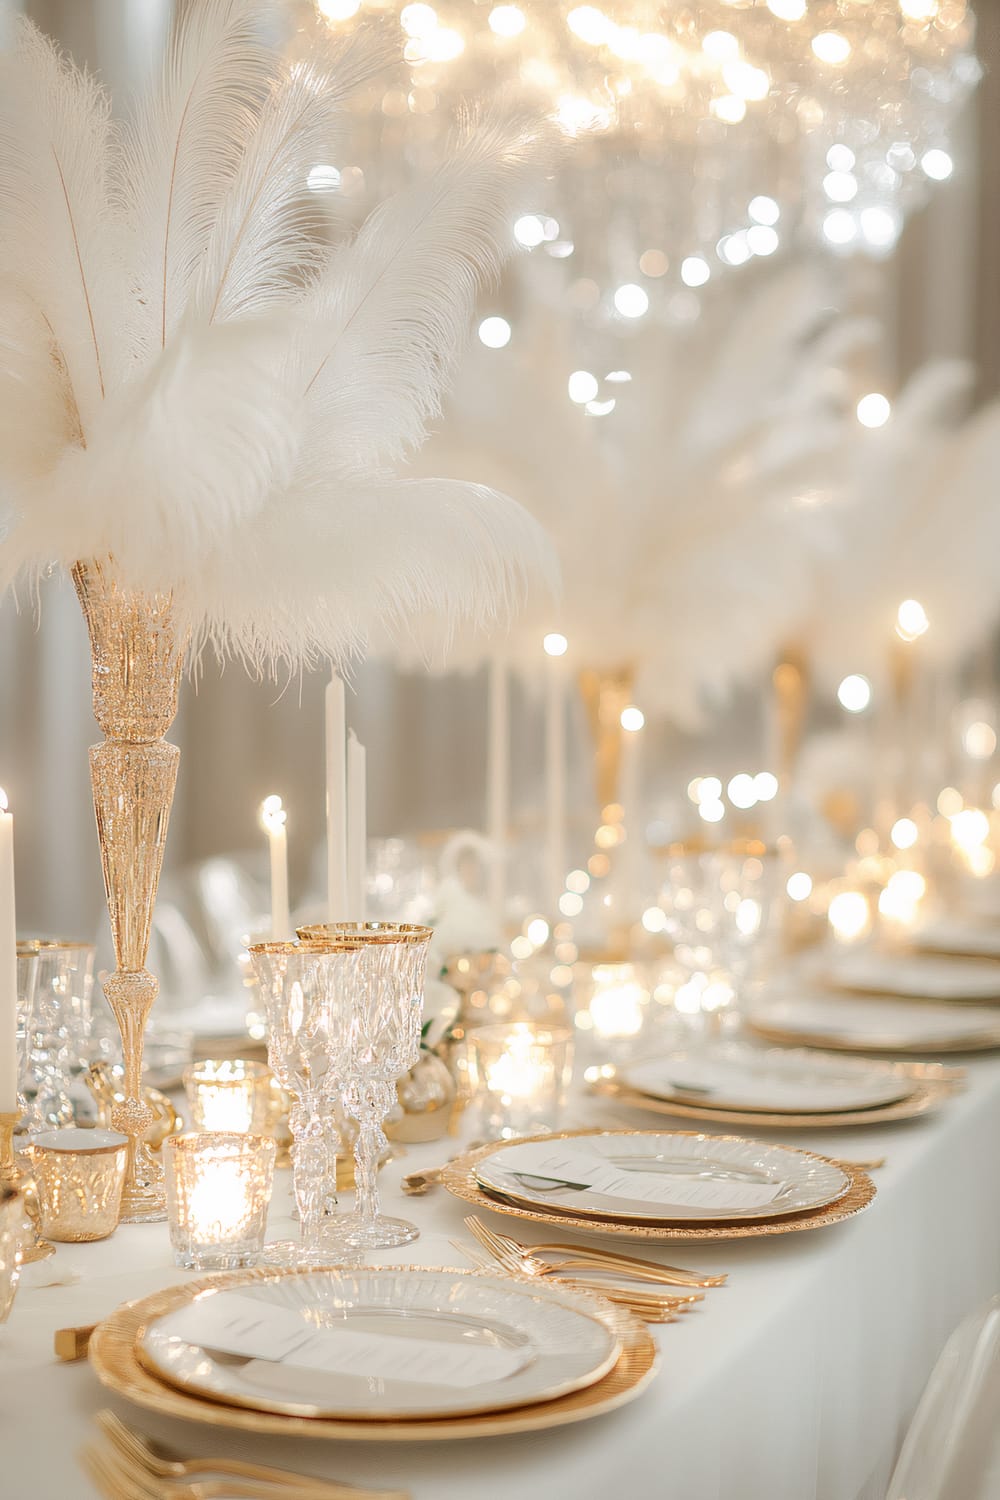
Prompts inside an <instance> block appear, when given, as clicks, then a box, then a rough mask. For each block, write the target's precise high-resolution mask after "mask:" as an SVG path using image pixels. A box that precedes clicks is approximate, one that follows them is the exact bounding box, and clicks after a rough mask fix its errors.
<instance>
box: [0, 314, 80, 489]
mask: <svg viewBox="0 0 1000 1500" xmlns="http://www.w3.org/2000/svg"><path fill="white" fill-rule="evenodd" d="M76 435H77V427H76V423H75V420H74V413H73V412H72V393H71V391H70V388H69V380H68V376H67V374H66V370H65V368H64V367H63V365H62V364H61V362H60V361H59V359H58V357H57V355H56V351H55V347H54V344H53V340H52V333H51V329H50V327H49V324H48V323H47V322H46V320H45V318H44V316H43V315H42V313H41V312H40V311H39V309H38V308H37V307H36V305H35V304H34V302H32V301H30V300H29V298H28V297H27V296H25V295H23V294H22V295H19V294H18V293H17V292H16V291H15V290H14V289H13V288H12V289H11V290H10V291H8V292H7V293H6V295H4V294H0V454H2V455H3V459H2V465H3V471H4V473H5V474H6V475H7V476H8V483H11V482H12V483H13V484H14V486H15V487H16V488H19V489H23V488H24V487H25V486H28V485H31V484H33V483H35V482H36V481H37V480H40V479H41V478H42V477H43V476H44V475H45V474H47V473H48V472H49V471H50V470H51V468H52V465H53V463H54V462H55V457H56V455H57V454H59V453H60V452H62V450H63V449H64V448H65V447H66V446H67V444H69V443H72V442H74V441H75V438H76Z"/></svg>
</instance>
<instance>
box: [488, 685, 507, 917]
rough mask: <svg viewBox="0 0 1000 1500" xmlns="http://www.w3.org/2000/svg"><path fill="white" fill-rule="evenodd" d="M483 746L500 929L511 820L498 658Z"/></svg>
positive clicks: (504, 705)
mask: <svg viewBox="0 0 1000 1500" xmlns="http://www.w3.org/2000/svg"><path fill="white" fill-rule="evenodd" d="M487 734H488V739H487V746H486V757H487V759H486V835H487V837H488V839H489V841H490V843H491V844H492V845H493V862H492V864H491V865H490V905H491V907H492V909H493V919H494V922H495V924H496V927H497V930H498V931H500V932H502V931H503V927H504V915H505V908H506V905H507V824H508V822H509V819H510V676H509V673H508V671H507V667H506V664H505V663H504V662H502V661H500V660H499V659H498V658H494V660H493V661H491V662H490V667H489V706H488V711H487Z"/></svg>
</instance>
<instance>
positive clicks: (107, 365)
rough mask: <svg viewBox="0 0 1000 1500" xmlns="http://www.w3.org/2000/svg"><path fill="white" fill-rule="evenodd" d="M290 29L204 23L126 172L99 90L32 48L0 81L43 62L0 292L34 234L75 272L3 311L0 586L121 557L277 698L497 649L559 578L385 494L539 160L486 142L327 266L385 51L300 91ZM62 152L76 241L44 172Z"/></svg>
mask: <svg viewBox="0 0 1000 1500" xmlns="http://www.w3.org/2000/svg"><path fill="white" fill-rule="evenodd" d="M281 9H282V7H281V4H280V0H193V3H192V4H191V5H190V6H188V7H187V8H186V12H185V14H186V17H187V19H186V20H185V21H183V22H182V23H181V24H180V26H179V29H178V30H177V32H176V33H175V36H174V40H173V43H172V46H171V50H170V56H169V60H168V63H167V66H166V68H165V70H164V76H163V80H162V83H161V85H160V87H159V89H158V90H157V91H156V92H155V93H154V96H153V97H152V98H151V99H150V100H149V101H148V102H147V104H146V106H145V108H144V109H143V110H142V111H141V112H140V115H139V118H138V123H137V124H136V125H135V127H134V128H132V129H131V130H129V131H128V132H127V133H126V135H125V139H124V144H119V142H118V140H117V139H116V138H115V137H114V136H113V135H112V134H111V132H110V128H109V123H108V110H107V104H106V101H105V100H104V98H103V95H101V93H100V91H99V90H98V89H97V88H96V87H95V86H94V85H93V84H92V83H91V82H90V81H88V80H86V79H84V78H82V77H81V76H80V75H78V74H76V73H75V72H74V71H73V70H72V68H71V67H69V65H67V64H65V63H63V62H62V61H61V60H60V59H59V58H58V55H57V54H56V53H55V52H54V50H53V49H51V47H50V45H49V44H48V43H47V42H46V41H45V40H44V39H43V38H41V37H40V36H39V34H38V33H36V32H35V31H34V30H33V29H32V28H30V27H24V28H22V30H21V32H20V36H21V41H20V42H19V43H18V51H17V53H16V54H15V57H14V59H13V60H9V59H7V60H4V61H3V63H2V64H0V66H2V67H3V68H4V70H5V73H6V75H7V76H8V77H10V76H12V71H11V70H12V69H15V68H16V67H17V66H20V65H21V63H23V62H24V60H25V58H26V59H27V60H28V63H29V65H30V66H29V69H28V71H29V74H30V78H29V83H28V85H27V86H26V87H25V89H22V91H21V92H20V93H19V95H18V98H19V101H20V102H22V103H23V104H24V105H25V107H27V104H28V102H29V101H30V104H31V109H30V111H29V118H28V119H27V123H26V124H24V125H23V127H22V125H21V124H20V123H19V121H18V119H17V118H16V116H15V114H14V113H13V112H12V111H11V110H10V109H9V108H8V105H7V101H6V100H4V101H3V104H2V106H0V130H2V132H3V134H2V137H0V143H2V144H3V147H4V149H3V153H2V160H0V216H2V217H0V225H2V227H3V230H4V236H5V238H4V243H3V247H2V248H0V265H6V267H7V269H10V264H9V263H10V261H11V259H12V258H13V259H14V260H17V257H20V260H21V261H22V262H23V264H24V266H25V268H26V269H31V261H30V257H29V256H28V254H27V251H28V247H29V245H30V237H31V234H32V233H33V232H34V231H35V229H36V227H37V226H38V225H48V226H49V228H50V229H51V231H52V234H53V235H54V236H57V237H60V238H59V246H60V247H61V248H59V247H57V248H56V249H54V250H53V252H52V255H51V257H50V258H49V259H45V258H43V263H42V267H41V270H40V271H39V273H38V274H37V275H36V276H35V277H34V280H33V281H31V282H30V284H28V283H27V278H25V286H24V288H23V289H22V285H21V282H20V281H19V280H18V279H17V278H16V277H15V276H13V275H11V276H10V277H9V284H10V285H11V286H12V288H13V291H12V293H11V298H10V302H9V307H8V303H7V302H5V303H4V304H3V306H0V317H2V319H3V321H2V325H0V398H2V396H3V395H4V394H5V393H6V394H7V395H9V396H11V398H12V399H11V406H10V412H9V414H8V413H5V414H4V417H3V418H2V419H0V422H3V423H4V424H5V425H6V426H11V425H12V424H13V423H15V422H18V423H20V424H22V425H23V426H24V427H25V431H24V432H20V433H17V434H12V442H11V444H10V446H9V449H8V448H6V447H5V448H2V449H0V489H4V490H6V491H7V497H8V498H9V500H10V502H11V505H12V510H13V524H12V526H11V528H10V532H9V535H8V536H7V538H6V540H5V541H4V543H3V546H2V548H0V584H2V583H4V582H9V581H10V580H11V579H12V578H13V577H14V576H15V575H16V573H17V572H18V571H19V570H26V571H28V572H31V571H32V570H34V571H37V570H38V569H39V568H41V567H43V566H44V565H45V564H47V563H48V562H49V561H50V560H52V559H53V558H55V559H56V560H58V561H61V562H63V563H64V564H66V565H67V566H71V565H72V564H73V563H74V562H75V561H77V560H79V559H87V558H91V557H96V558H102V559H105V558H107V557H109V556H110V557H113V559H114V565H115V567H116V569H117V572H118V574H119V576H120V578H121V580H122V581H123V583H125V584H126V585H127V586H129V587H133V588H139V589H143V590H148V591H153V590H156V591H162V592H170V593H172V595H173V597H174V604H175V610H176V614H177V617H178V620H179V622H180V624H181V626H182V627H186V628H188V629H190V631H191V632H192V634H193V637H194V641H195V645H196V648H198V647H200V646H203V645H205V644H207V643H209V642H211V643H212V644H214V646H215V647H216V648H217V649H218V650H220V651H222V652H233V653H235V654H237V655H240V656H241V657H243V658H245V659H246V660H248V661H249V662H250V663H251V664H253V665H254V666H256V667H263V666H265V665H267V666H269V667H272V668H275V669H276V668H277V667H278V665H279V663H280V662H282V661H283V662H285V664H286V665H288V666H289V667H291V668H294V667H298V666H301V665H303V664H305V663H308V662H312V661H314V660H315V659H317V658H318V657H319V656H326V657H332V658H334V659H335V660H342V659H343V658H344V657H345V656H348V655H350V653H352V652H355V651H360V650H362V649H363V648H364V646H365V643H366V642H367V641H368V640H369V639H370V638H371V637H372V635H373V633H375V632H378V631H383V630H385V629H389V630H391V631H393V632H397V633H398V632H405V630H406V628H407V622H408V621H411V622H413V624H414V627H415V628H416V627H419V630H420V634H421V639H430V634H429V632H428V631H427V621H428V620H429V619H433V620H434V621H435V630H436V631H438V632H439V633H440V634H441V635H443V636H444V637H445V638H447V636H448V635H449V634H450V632H451V631H452V630H454V628H455V627H456V626H457V625H458V624H460V623H462V622H466V621H467V622H475V623H477V624H488V623H490V622H492V621H499V620H500V619H501V618H502V617H504V616H505V615H507V614H508V613H509V612H510V611H511V610H512V609H513V608H514V607H515V606H516V604H517V603H518V602H519V600H520V599H521V597H522V595H523V593H524V591H525V588H526V586H527V583H528V581H529V579H531V580H535V579H543V578H549V577H551V566H550V564H551V556H550V553H549V550H548V548H547V544H546V542H545V539H544V537H543V534H542V532H541V531H540V529H539V527H538V526H537V525H536V524H535V523H534V522H533V521H532V520H531V518H530V517H528V516H527V514H526V513H525V512H523V511H522V510H521V509H520V508H519V507H518V506H517V505H515V504H514V502H512V501H509V500H507V499H505V498H504V497H503V496H501V495H498V494H495V493H493V492H492V491H490V490H487V489H485V488H483V487H482V486H478V485H471V484H457V483H454V482H446V481H442V482H427V481H422V480H421V481H407V480H404V479H399V478H397V477H396V476H395V475H394V473H393V472H392V465H393V464H394V462H395V461H396V460H398V459H399V458H400V457H402V456H403V455H404V454H406V453H407V452H409V451H411V450H412V449H413V448H414V447H415V446H416V445H417V444H418V443H419V442H420V440H421V438H422V435H423V426H424V423H425V421H426V420H427V419H428V417H429V416H431V415H433V414H434V413H436V412H437V410H438V409H439V406H440V400H441V392H442V389H443V385H444V382H445V380H446V379H447V377H448V376H449V374H450V373H451V371H452V369H453V367H454V362H455V358H456V354H457V350H458V347H459V345H460V343H461V341H462V338H463V336H464V334H465V333H466V332H467V329H468V323H469V315H470V312H471V309H472V306H473V302H474V298H475V294H476V291H477V289H478V288H479V287H480V286H481V284H482V283H483V282H484V281H485V280H488V279H489V278H490V277H492V276H494V275H495V274H496V273H497V272H498V270H499V268H500V266H501V265H502V263H503V261H504V259H505V258H506V256H507V254H508V253H509V252H510V250H511V249H512V248H513V237H512V235H511V234H510V231H509V227H508V221H509V218H510V214H511V210H512V206H513V204H514V203H515V202H516V201H517V199H518V195H519V193H522V192H523V191H525V189H526V186H527V183H528V181H529V180H530V177H531V176H532V175H533V173H534V172H535V171H536V170H537V165H536V164H535V163H534V162H533V160H532V158H533V155H535V154H537V149H538V145H539V136H540V132H539V130H538V129H536V128H534V127H529V126H527V125H526V124H525V122H523V121H512V122H510V123H509V124H501V123H497V124H486V125H481V124H477V123H476V122H474V121H472V122H469V123H468V125H467V127H466V129H465V131H464V133H463V136H462V138H461V140H460V141H459V143H458V145H457V146H456V148H455V151H454V153H453V156H452V157H451V158H450V159H449V160H448V161H446V162H445V163H443V164H442V167H441V169H440V171H439V172H438V173H436V174H435V175H434V176H433V177H432V178H430V179H429V181H428V182H427V183H426V184H424V185H419V186H416V187H414V188H412V189H409V190H407V191H406V192H404V193H401V194H400V195H398V197H397V198H395V199H392V200H389V201H387V202H386V203H384V204H383V205H382V206H381V208H380V209H379V210H378V212H377V214H376V215H375V216H373V219H372V220H371V221H370V222H369V223H368V224H367V225H365V226H363V227H362V230H361V232H360V234H359V235H358V236H357V238H356V239H355V240H354V241H353V242H352V243H350V244H349V245H346V246H343V247H340V248H337V249H332V248H330V247H329V245H327V244H326V243H325V242H324V240H323V238H322V237H321V236H320V235H319V234H318V233H317V228H318V225H317V223H316V215H315V211H314V209H313V206H312V203H311V201H310V198H309V195H308V193H307V188H306V184H307V178H308V174H309V171H310V170H311V168H312V167H313V166H315V165H317V164H320V163H323V162H329V161H331V160H335V159H336V153H337V149H338V143H339V142H340V139H341V134H340V132H341V126H342V113H343V107H344V102H345V99H346V97H347V95H348V94H349V92H350V90H351V89H352V88H353V87H355V86H356V85H357V83H358V82H359V81H360V80H362V79H364V78H366V77H368V76H369V75H370V73H371V72H372V70H373V69H377V68H379V67H380V66H381V65H382V64H383V63H384V61H385V44H384V43H383V42H382V41H381V40H380V39H379V37H378V36H377V34H376V35H374V36H363V37H360V38H359V39H358V40H357V41H356V42H354V43H352V44H349V45H347V46H346V47H339V48H335V49H332V50H331V47H330V46H329V45H328V46H326V47H321V46H317V47H315V48H312V49H307V52H306V54H305V55H304V56H302V57H300V58H298V60H297V61H295V62H294V63H291V64H288V65H286V64H285V63H284V62H283V61H282V60H281V59H280V58H277V57H275V56H274V55H273V54H272V53H271V52H269V51H268V49H267V48H266V47H264V46H263V45H262V43H261V42H260V41H259V40H258V38H259V35H260V34H261V24H262V23H263V22H265V21H268V20H272V21H273V20H276V19H277V18H278V17H279V16H280V14H281ZM70 139H72V140H73V141H75V145H74V147H73V150H72V151H71V150H70V147H69V145H68V144H64V143H65V142H67V141H69V140H70ZM52 141H54V142H55V143H56V147H57V148H58V149H59V151H60V152H61V153H62V156H64V157H65V162H66V171H65V175H66V176H67V181H68V185H69V190H68V192H67V194H65V195H63V196H64V197H65V198H66V200H67V202H68V203H69V205H70V206H71V207H74V209H75V212H74V214H73V217H72V219H71V220H68V219H67V215H66V214H65V213H63V215H62V218H60V213H59V209H60V203H61V199H60V197H59V196H58V195H57V194H56V192H55V190H54V187H53V176H52V173H51V172H49V173H48V174H47V175H46V174H45V173H44V172H42V171H41V170H39V168H40V165H41V164H42V158H43V156H44V151H45V149H46V143H51V142H52ZM39 142H40V143H41V144H38V143H39ZM74 152H75V154H74ZM109 184H112V186H110V187H109ZM78 199H79V200H80V202H79V207H78V208H77V207H76V204H77V200H78ZM67 245H68V246H69V247H70V248H69V250H67ZM11 246H13V249H10V247H11ZM77 250H79V255H78V259H79V260H80V262H81V264H80V266H79V267H78V268H77V269H78V271H81V270H82V271H86V270H87V269H88V268H89V266H90V263H91V260H93V261H94V262H95V263H96V262H98V261H99V262H100V265H99V269H98V270H95V272H94V274H93V276H92V277H87V278H83V277H82V276H80V275H78V276H77V282H76V284H73V283H72V278H69V287H68V291H66V292H65V295H63V292H64V291H65V289H64V288H63V287H62V286H61V285H60V286H59V287H53V286H52V285H50V281H51V280H52V279H53V278H54V277H55V271H56V270H57V269H58V270H59V271H60V273H61V274H62V273H65V271H66V268H67V265H69V267H70V269H72V260H73V253H75V252H76V251H77ZM4 256H6V257H7V261H6V262H5V261H4V260H3V259H2V257H4ZM63 279H64V280H65V279H66V277H65V275H63ZM92 282H93V285H92V284H91V283H92ZM81 284H82V285H83V286H84V287H85V289H86V292H87V297H86V298H83V297H81V296H80V295H79V294H78V288H79V286H80V285H81ZM95 287H96V288H97V290H95ZM98 292H99V294H100V295H98ZM95 308H96V309H98V310H99V311H100V312H101V313H102V315H103V312H104V309H105V308H107V309H108V312H107V319H106V324H105V322H104V321H103V320H102V319H99V318H98V317H97V316H96V315H95V316H94V317H93V319H92V320H91V319H90V318H89V317H87V316H84V314H88V313H89V312H90V311H93V309H95ZM91 321H92V322H93V328H92V327H91ZM105 327H106V337H105V333H104V331H105ZM64 345H65V347H64ZM98 353H99V354H100V363H98V360H97V355H98ZM111 372H113V374H112V373H111ZM102 373H103V375H104V379H103V382H102V380H101V379H100V378H95V375H96V377H100V376H101V375H102ZM78 384H79V386H80V390H82V392H83V396H82V398H81V395H80V391H78ZM60 406H61V407H62V419H60ZM0 430H2V429H0Z"/></svg>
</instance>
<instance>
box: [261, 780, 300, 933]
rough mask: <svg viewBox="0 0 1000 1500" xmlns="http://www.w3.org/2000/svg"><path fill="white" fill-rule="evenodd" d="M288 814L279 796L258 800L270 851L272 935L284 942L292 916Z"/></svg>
mask: <svg viewBox="0 0 1000 1500" xmlns="http://www.w3.org/2000/svg"><path fill="white" fill-rule="evenodd" d="M287 816H288V815H287V813H286V812H285V809H284V808H283V807H282V805H281V798H280V797H274V796H272V797H265V798H264V801H263V802H262V803H261V808H260V821H261V826H262V827H263V829H264V832H265V833H266V834H267V842H268V848H269V850H270V854H271V938H272V941H273V942H276V943H283V942H287V941H288V939H290V938H291V936H292V917H291V911H290V909H289V905H288V830H287V828H286V826H285V821H286V818H287Z"/></svg>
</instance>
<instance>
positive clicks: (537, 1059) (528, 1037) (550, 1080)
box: [469, 1021, 573, 1140]
mask: <svg viewBox="0 0 1000 1500" xmlns="http://www.w3.org/2000/svg"><path fill="white" fill-rule="evenodd" d="M572 1073H573V1034H572V1032H571V1031H570V1030H569V1029H568V1028H566V1027H553V1026H539V1025H536V1024H535V1023H533V1022H530V1021H518V1022H515V1023H514V1024H513V1025H511V1026H480V1027H478V1028H477V1029H476V1030H475V1031H472V1032H470V1034H469V1074H470V1082H471V1083H472V1087H473V1091H474V1099H475V1107H476V1108H477V1110H478V1113H479V1116H480V1125H481V1129H482V1133H484V1134H487V1135H489V1136H490V1137H491V1138H497V1139H503V1140H510V1139H511V1138H512V1137H515V1136H520V1135H532V1134H536V1133H537V1132H538V1131H543V1130H555V1129H556V1128H557V1126H558V1124H559V1115H560V1112H561V1110H562V1108H563V1105H564V1103H565V1099H566V1091H567V1089H568V1087H569V1083H570V1079H571V1077H572Z"/></svg>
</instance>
